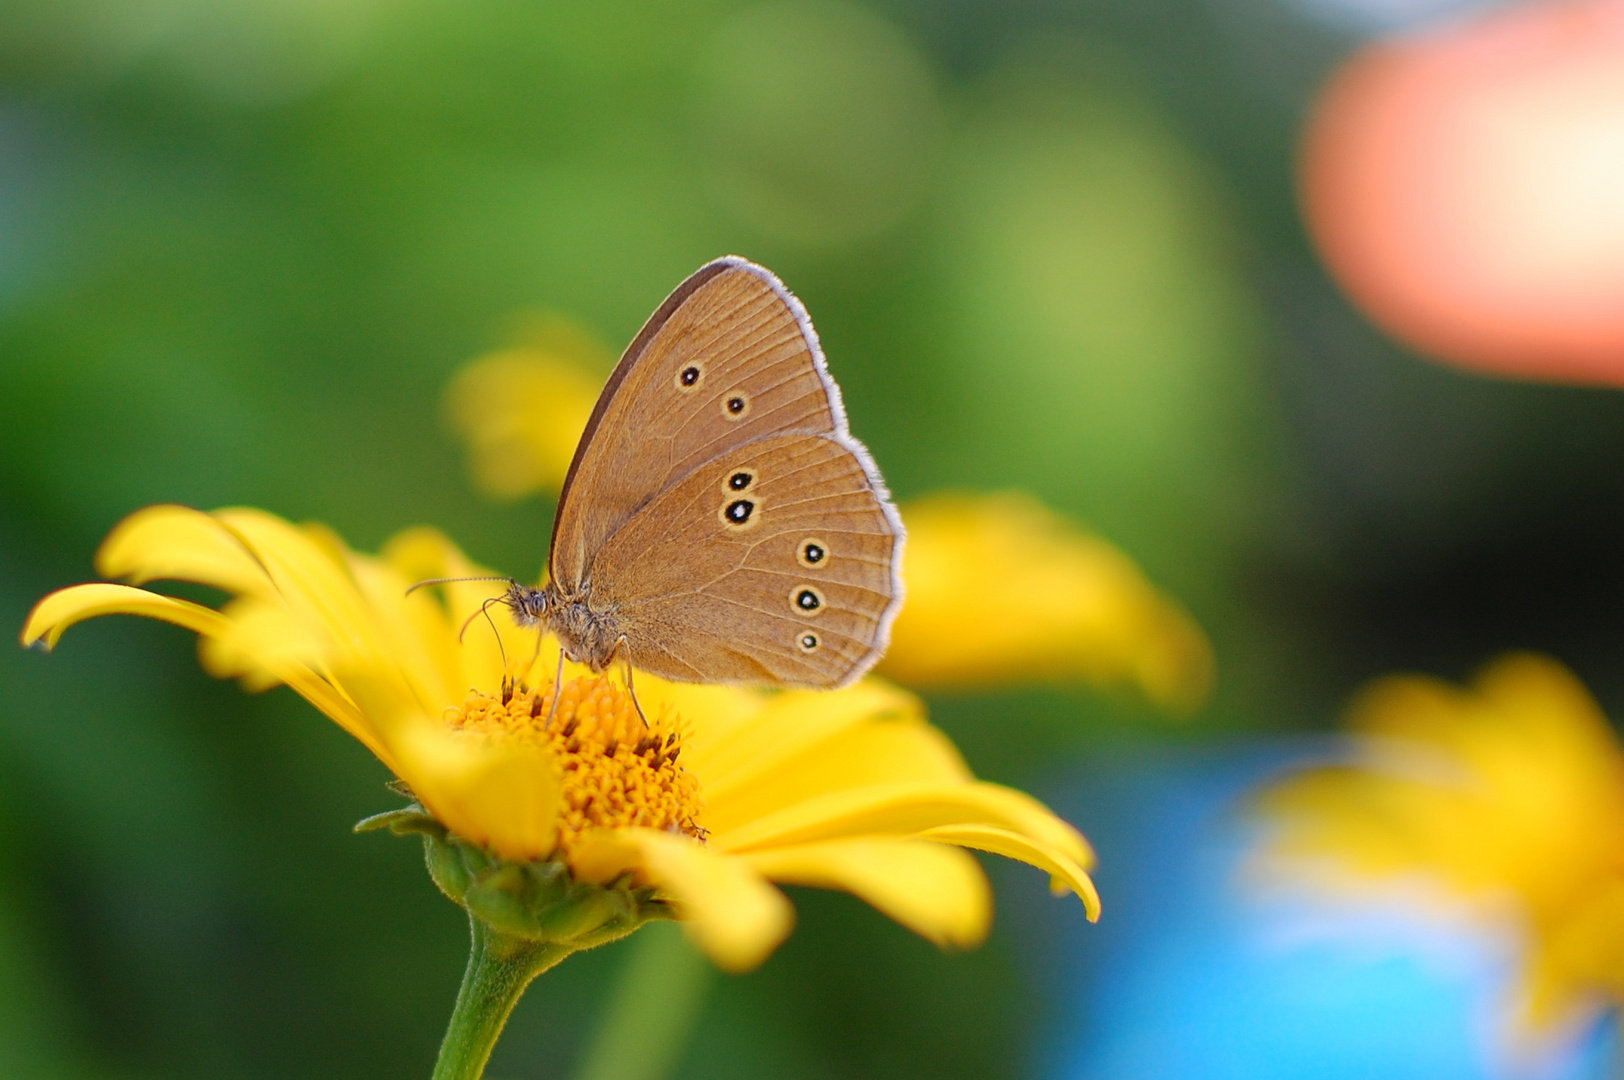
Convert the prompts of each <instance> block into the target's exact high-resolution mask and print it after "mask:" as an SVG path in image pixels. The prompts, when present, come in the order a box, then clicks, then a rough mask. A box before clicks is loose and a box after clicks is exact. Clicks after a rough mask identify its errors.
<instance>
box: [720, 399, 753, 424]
mask: <svg viewBox="0 0 1624 1080" xmlns="http://www.w3.org/2000/svg"><path fill="white" fill-rule="evenodd" d="M722 415H723V416H725V417H727V418H728V419H729V420H743V419H744V418H745V417H746V416H749V415H750V399H749V398H748V397H746V396H745V395H744V394H739V393H733V394H729V395H727V397H725V398H723V399H722Z"/></svg>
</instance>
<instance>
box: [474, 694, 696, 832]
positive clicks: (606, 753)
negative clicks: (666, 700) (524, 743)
mask: <svg viewBox="0 0 1624 1080" xmlns="http://www.w3.org/2000/svg"><path fill="white" fill-rule="evenodd" d="M552 698H553V695H552V687H547V688H546V689H544V690H532V689H530V688H529V687H527V686H525V685H524V684H522V683H521V684H519V685H518V686H517V687H514V688H513V689H512V690H511V691H510V692H508V693H505V694H504V695H502V696H500V697H492V696H491V695H489V694H484V693H481V692H479V691H477V690H474V691H470V692H469V694H468V697H467V699H466V700H465V701H464V702H463V703H462V705H461V706H460V707H456V708H450V709H447V710H446V721H447V722H448V723H450V724H451V726H452V727H454V728H457V729H459V730H463V731H468V732H476V733H480V734H487V735H499V736H509V737H518V738H525V739H537V740H540V741H541V742H542V743H544V744H545V745H547V746H548V747H549V748H550V749H551V750H552V752H553V753H554V754H555V755H556V756H557V758H558V762H559V765H560V766H561V767H562V769H563V773H564V793H563V794H564V808H563V820H561V821H560V822H559V827H558V841H559V846H560V847H561V848H563V850H564V851H566V852H568V851H569V850H570V848H571V847H572V846H573V845H574V843H575V842H576V840H577V839H578V838H579V837H580V836H581V834H582V833H584V832H586V831H587V830H589V829H593V828H611V829H613V828H625V827H628V826H634V825H640V826H644V827H646V828H650V829H664V830H666V831H668V832H680V833H685V834H686V835H688V836H692V837H696V838H698V839H703V838H704V836H705V830H704V829H702V828H700V827H699V825H698V824H697V822H696V820H695V819H696V818H697V817H698V816H699V813H700V809H701V804H700V801H699V781H698V780H697V779H695V778H694V776H693V775H692V774H691V773H689V772H688V771H687V770H686V769H684V768H683V767H682V766H681V765H678V764H677V755H679V754H680V753H681V752H682V734H681V732H680V730H679V726H678V724H677V722H676V719H675V718H674V717H670V716H661V717H658V718H656V717H650V718H649V722H648V724H647V725H646V726H645V725H644V723H643V719H642V717H640V716H638V714H637V707H636V706H635V705H634V704H633V703H632V698H631V695H630V694H628V693H627V692H626V691H625V689H623V688H622V687H620V686H617V685H615V684H614V683H612V682H610V681H609V680H608V679H607V678H604V677H602V676H586V677H583V678H579V679H574V680H571V681H569V682H566V683H565V684H564V691H563V693H562V694H561V695H560V696H559V699H558V708H557V709H553V707H552V705H553V701H552ZM549 710H551V711H552V718H551V720H549V719H548V712H549Z"/></svg>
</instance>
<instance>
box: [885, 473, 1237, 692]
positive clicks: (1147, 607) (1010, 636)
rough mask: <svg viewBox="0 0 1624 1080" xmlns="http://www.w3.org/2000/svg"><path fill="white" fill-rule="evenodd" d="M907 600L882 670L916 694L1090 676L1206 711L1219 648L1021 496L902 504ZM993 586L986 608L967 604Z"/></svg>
mask: <svg viewBox="0 0 1624 1080" xmlns="http://www.w3.org/2000/svg"><path fill="white" fill-rule="evenodd" d="M902 516H903V520H904V521H905V522H906V523H907V526H908V558H907V562H906V565H905V576H906V583H907V598H908V599H907V602H906V603H905V604H904V605H903V608H902V613H901V615H900V616H899V617H898V618H897V622H896V626H895V628H894V629H893V631H892V635H891V647H890V650H889V651H888V652H887V653H886V656H885V659H884V660H883V661H882V663H881V666H880V670H881V672H882V673H883V674H885V675H886V676H888V677H889V678H893V679H896V680H897V681H899V682H902V683H906V684H909V685H912V686H996V685H1009V684H1011V683H1018V682H1026V681H1030V680H1033V679H1082V680H1084V681H1086V682H1089V683H1092V684H1094V685H1097V686H1101V687H1113V686H1120V685H1130V686H1136V687H1137V688H1138V689H1139V690H1140V691H1141V692H1142V693H1144V694H1145V695H1146V696H1147V697H1149V698H1150V699H1151V700H1152V701H1154V702H1156V703H1158V704H1160V705H1163V706H1165V707H1169V708H1176V709H1188V708H1193V707H1194V706H1196V705H1198V704H1199V703H1200V702H1201V701H1202V700H1203V699H1204V698H1205V697H1206V695H1207V692H1208V690H1209V688H1210V686H1211V683H1212V673H1213V659H1212V648H1211V646H1210V645H1209V644H1208V642H1207V639H1206V637H1205V635H1203V634H1202V632H1201V629H1200V627H1198V626H1197V625H1196V623H1195V621H1194V620H1193V619H1191V618H1190V616H1189V614H1188V613H1186V612H1185V611H1184V609H1183V608H1182V607H1180V606H1179V605H1178V604H1177V603H1176V602H1174V601H1173V600H1172V599H1170V598H1169V597H1167V596H1166V595H1164V594H1162V593H1161V592H1159V591H1158V590H1157V589H1156V588H1155V586H1153V585H1151V583H1150V582H1149V581H1148V580H1146V579H1145V577H1144V575H1143V574H1142V573H1141V572H1140V570H1139V568H1138V567H1137V566H1135V565H1134V564H1133V562H1132V560H1130V559H1129V558H1128V557H1127V556H1126V555H1124V554H1122V552H1120V551H1118V550H1117V549H1116V548H1114V547H1112V546H1111V545H1110V544H1107V543H1106V542H1105V541H1103V540H1101V539H1099V538H1098V537H1095V536H1091V535H1089V534H1087V533H1085V532H1083V531H1081V530H1080V529H1078V528H1076V527H1075V526H1073V525H1072V524H1070V523H1069V522H1067V521H1066V520H1065V519H1063V518H1061V517H1060V516H1059V515H1057V514H1055V513H1054V512H1053V511H1051V510H1049V509H1048V508H1047V507H1045V506H1043V505H1042V504H1041V503H1039V502H1038V501H1037V500H1035V499H1032V498H1031V497H1029V496H1026V495H1020V494H1014V493H1004V494H998V495H983V496H972V495H939V496H935V497H933V498H930V499H926V500H922V501H919V502H916V503H912V504H910V505H908V506H906V507H904V508H903V513H902ZM989 580H996V581H997V583H998V595H997V596H996V597H995V598H994V600H995V601H996V603H995V604H994V605H993V606H992V607H991V608H989V607H988V606H987V605H985V604H981V603H976V602H972V601H971V600H970V599H969V598H971V597H975V596H978V595H981V593H982V592H983V591H984V583H985V582H987V581H989Z"/></svg>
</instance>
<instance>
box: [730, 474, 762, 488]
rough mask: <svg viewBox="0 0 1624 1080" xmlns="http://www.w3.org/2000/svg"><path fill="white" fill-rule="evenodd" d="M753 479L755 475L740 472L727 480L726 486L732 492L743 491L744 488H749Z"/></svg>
mask: <svg viewBox="0 0 1624 1080" xmlns="http://www.w3.org/2000/svg"><path fill="white" fill-rule="evenodd" d="M755 479H756V474H755V473H750V472H743V471H740V472H736V473H734V474H733V475H732V476H730V477H728V478H727V486H728V487H729V488H731V489H732V490H734V491H743V490H744V489H745V488H747V487H749V486H750V485H751V484H752V483H753V482H754V481H755Z"/></svg>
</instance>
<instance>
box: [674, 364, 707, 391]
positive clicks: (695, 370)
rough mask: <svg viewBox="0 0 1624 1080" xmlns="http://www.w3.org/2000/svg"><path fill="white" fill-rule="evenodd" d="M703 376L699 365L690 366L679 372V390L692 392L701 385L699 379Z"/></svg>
mask: <svg viewBox="0 0 1624 1080" xmlns="http://www.w3.org/2000/svg"><path fill="white" fill-rule="evenodd" d="M702 375H704V372H703V371H702V370H700V367H699V365H698V364H689V365H688V366H687V367H685V368H683V369H682V370H681V371H679V372H677V389H678V390H692V389H693V388H694V387H696V386H698V385H699V379H700V376H702Z"/></svg>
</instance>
